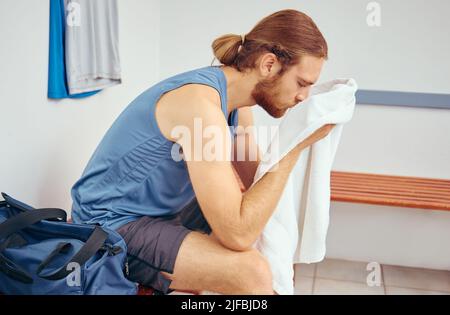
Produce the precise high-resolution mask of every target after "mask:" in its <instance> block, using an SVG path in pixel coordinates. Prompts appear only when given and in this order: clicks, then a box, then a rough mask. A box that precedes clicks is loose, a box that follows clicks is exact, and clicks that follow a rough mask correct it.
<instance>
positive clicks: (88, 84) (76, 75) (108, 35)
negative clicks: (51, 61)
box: [64, 0, 121, 94]
mask: <svg viewBox="0 0 450 315" xmlns="http://www.w3.org/2000/svg"><path fill="white" fill-rule="evenodd" d="M64 4H65V6H64V8H65V12H66V28H65V29H66V31H65V35H66V38H65V55H66V56H65V58H66V74H67V84H68V88H69V93H70V94H75V93H82V92H89V91H94V90H99V89H104V88H106V87H110V86H113V85H116V84H120V83H121V67H120V58H119V40H118V32H119V27H118V8H117V0H95V1H92V0H64Z"/></svg>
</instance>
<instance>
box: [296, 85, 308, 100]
mask: <svg viewBox="0 0 450 315" xmlns="http://www.w3.org/2000/svg"><path fill="white" fill-rule="evenodd" d="M308 95H309V87H308V89H302V90H301V91H300V92H299V93H298V94H297V96H296V98H295V99H296V101H297V103H300V102H303V101H304V100H305V99H306V98H307V97H308Z"/></svg>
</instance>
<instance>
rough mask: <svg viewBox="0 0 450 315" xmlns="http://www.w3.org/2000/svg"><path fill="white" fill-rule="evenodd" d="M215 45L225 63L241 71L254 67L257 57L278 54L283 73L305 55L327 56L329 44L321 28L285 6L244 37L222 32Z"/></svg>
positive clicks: (300, 13)
mask: <svg viewBox="0 0 450 315" xmlns="http://www.w3.org/2000/svg"><path fill="white" fill-rule="evenodd" d="M212 49H213V52H214V56H215V57H216V58H217V60H219V61H220V62H221V63H222V64H223V65H226V66H231V67H234V68H236V69H237V70H239V71H243V70H244V69H251V68H254V67H255V66H256V60H257V59H258V57H259V56H260V55H261V54H263V53H266V52H272V53H273V54H275V55H276V56H277V58H278V60H279V61H280V63H281V65H282V69H281V71H280V74H281V72H284V71H285V70H286V69H287V68H289V66H290V65H293V64H296V63H297V62H298V61H299V60H300V58H301V56H303V55H312V56H315V57H319V58H324V59H328V45H327V42H326V40H325V38H324V37H323V35H322V33H321V32H320V30H319V28H318V27H317V25H316V24H315V23H314V21H313V20H312V19H311V18H310V17H309V16H308V15H306V14H304V13H302V12H300V11H297V10H282V11H278V12H275V13H273V14H271V15H269V16H267V17H265V18H264V19H262V20H261V21H259V22H258V24H256V25H255V27H254V28H253V29H252V30H251V31H250V32H249V33H247V34H246V35H245V37H244V38H243V37H242V36H241V35H236V34H226V35H223V36H220V37H219V38H217V39H216V40H214V42H213V43H212Z"/></svg>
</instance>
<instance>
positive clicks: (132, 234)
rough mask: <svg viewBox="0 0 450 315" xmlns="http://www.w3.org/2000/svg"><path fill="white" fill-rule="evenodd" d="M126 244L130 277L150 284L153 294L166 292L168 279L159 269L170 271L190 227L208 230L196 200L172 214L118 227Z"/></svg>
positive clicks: (148, 217) (208, 232)
mask: <svg viewBox="0 0 450 315" xmlns="http://www.w3.org/2000/svg"><path fill="white" fill-rule="evenodd" d="M117 231H118V232H119V233H120V234H121V235H122V237H123V238H124V240H125V242H126V244H127V247H128V253H127V254H128V255H127V256H128V266H129V277H128V278H129V279H130V280H131V281H135V282H138V283H140V284H142V285H145V286H149V287H152V288H153V289H154V290H155V294H168V293H170V292H172V291H173V290H172V289H169V286H170V283H171V282H172V281H171V280H169V279H167V278H166V277H164V276H163V275H162V274H161V271H165V272H167V273H173V269H174V266H175V260H176V258H177V255H178V250H179V249H180V246H181V243H182V242H183V240H184V238H185V237H186V235H187V234H188V233H190V232H192V231H198V232H201V233H206V234H210V233H211V228H210V227H209V225H208V223H207V222H206V220H205V218H204V216H203V214H202V212H201V210H200V207H199V205H198V203H197V201H196V200H194V202H192V203H190V204H189V205H188V206H187V207H185V208H184V209H183V210H182V211H181V212H179V213H177V214H176V215H172V216H160V217H151V216H144V217H141V218H139V219H138V220H136V221H132V222H130V223H127V224H125V225H123V226H122V227H120V228H119V229H117Z"/></svg>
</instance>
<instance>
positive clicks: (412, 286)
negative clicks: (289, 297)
mask: <svg viewBox="0 0 450 315" xmlns="http://www.w3.org/2000/svg"><path fill="white" fill-rule="evenodd" d="M367 265H368V263H365V262H354V261H345V260H337V259H325V260H323V261H322V262H320V263H317V264H297V265H295V294H299V295H311V294H314V295H320V294H327V295H330V294H345V295H356V294H381V295H385V294H388V295H393V294H396V295H400V294H421V295H422V294H446V295H450V271H442V270H429V269H419V268H409V267H399V266H390V265H378V266H379V267H377V266H376V264H371V265H369V268H368V269H367ZM377 271H379V272H377ZM378 276H379V277H378ZM367 279H369V283H371V284H373V286H369V285H368V280H367ZM377 280H379V281H377ZM377 284H379V285H377Z"/></svg>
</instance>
